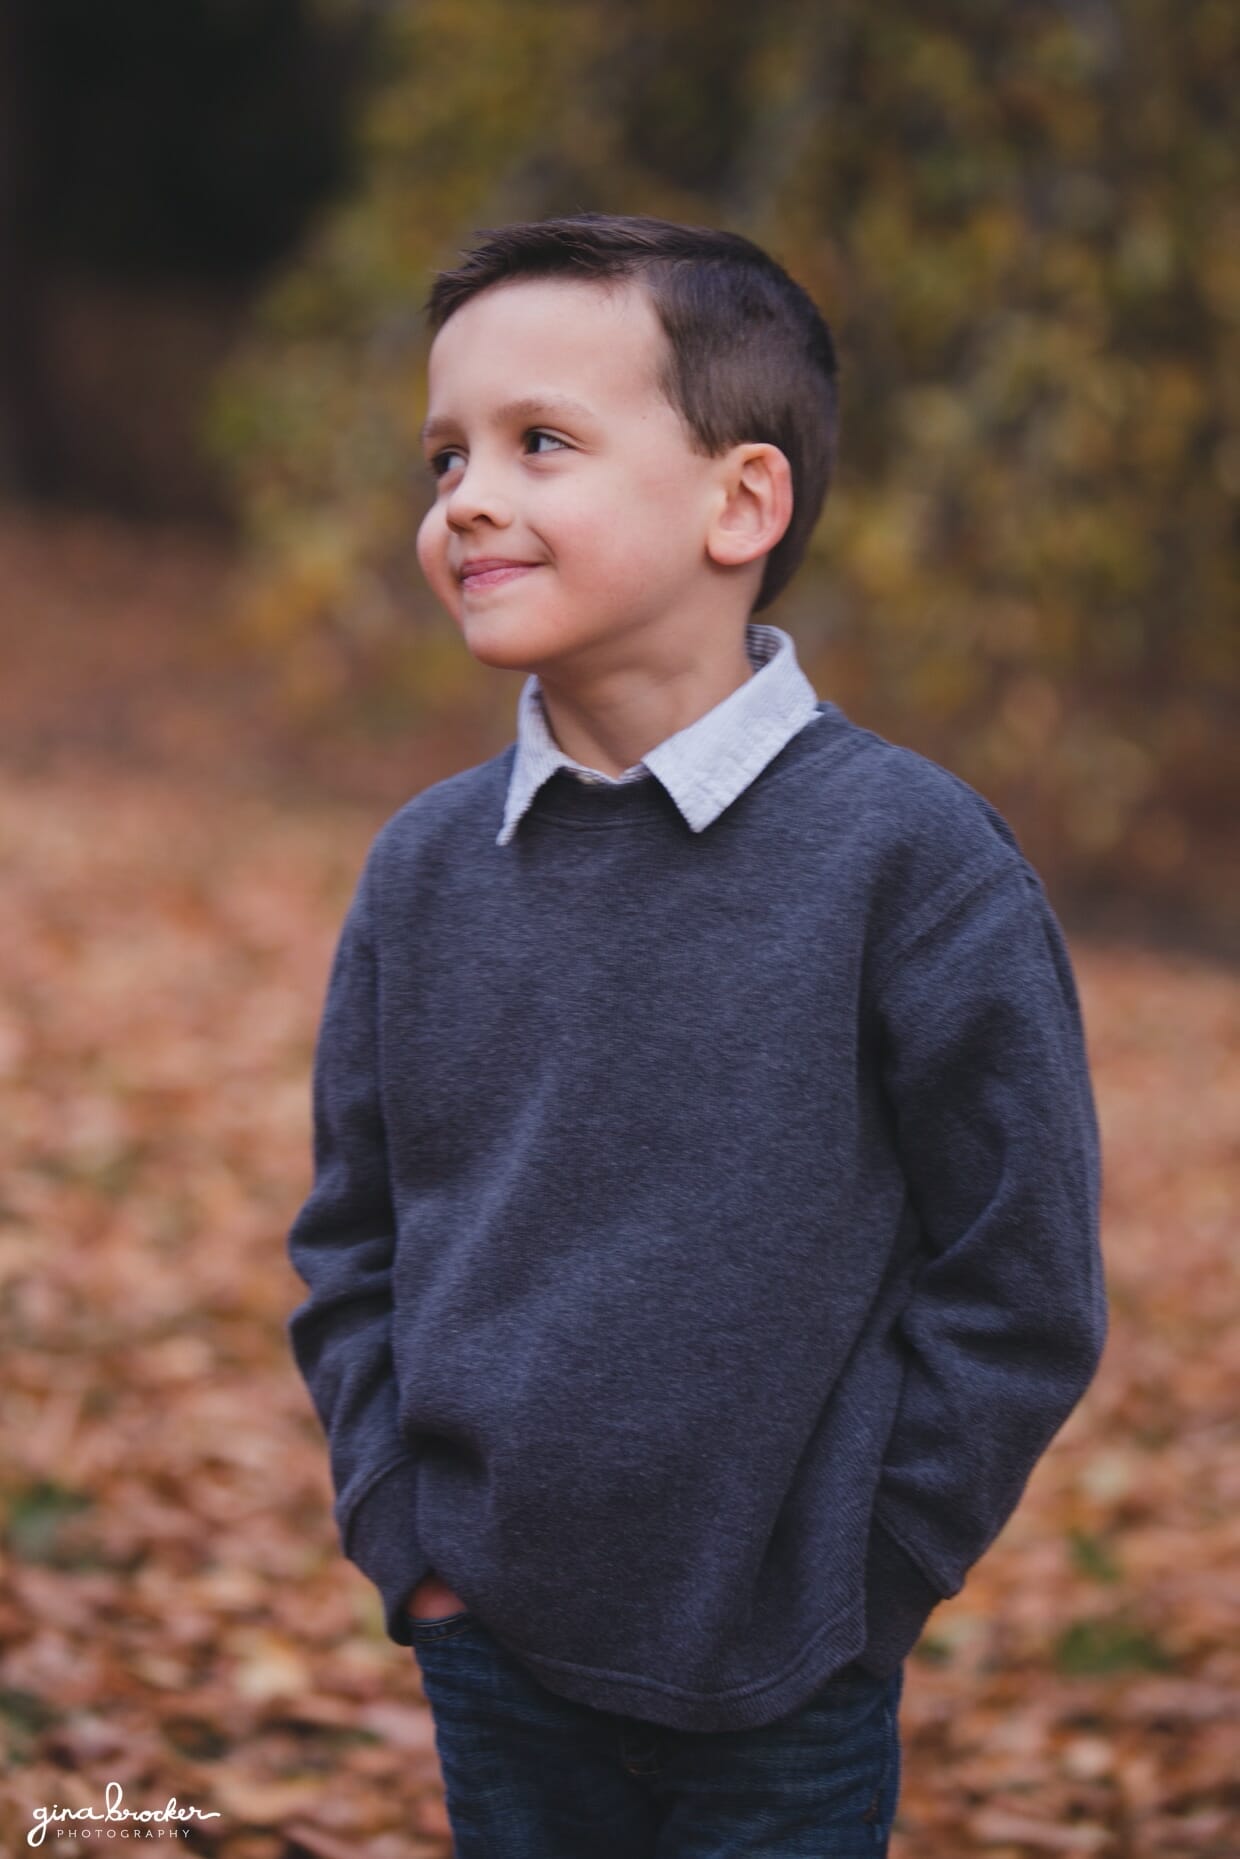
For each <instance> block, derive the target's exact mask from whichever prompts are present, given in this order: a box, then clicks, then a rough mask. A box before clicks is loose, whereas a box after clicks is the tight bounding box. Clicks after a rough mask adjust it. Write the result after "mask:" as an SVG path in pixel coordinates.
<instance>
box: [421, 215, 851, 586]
mask: <svg viewBox="0 0 1240 1859" xmlns="http://www.w3.org/2000/svg"><path fill="white" fill-rule="evenodd" d="M478 237H479V238H481V240H482V241H483V243H481V244H480V245H476V246H474V247H473V248H472V249H471V250H470V251H469V252H467V253H466V254H465V256H464V261H463V263H461V264H460V265H458V266H456V267H455V268H454V269H451V270H446V271H440V272H438V273H437V274H436V276H435V279H434V282H433V284H432V287H431V292H430V296H429V297H428V299H427V302H426V305H425V306H424V307H425V309H426V312H427V318H428V321H429V323H430V326H431V329H432V330H433V331H438V330H440V329H441V328H442V327H443V325H444V323H446V322H447V320H448V318H449V317H450V316H451V315H452V313H453V311H455V310H459V309H460V307H461V305H462V304H463V303H467V302H468V301H469V299H470V298H471V297H473V296H476V295H477V293H478V292H479V291H482V290H485V289H486V288H487V287H488V285H491V284H499V283H505V282H511V281H512V280H514V279H517V278H522V277H540V278H541V277H555V276H560V275H563V276H565V277H567V278H572V279H587V280H589V279H597V280H598V281H599V282H601V283H607V282H609V281H611V280H613V279H626V278H637V279H640V281H641V283H642V284H643V285H644V286H645V288H646V290H647V291H648V292H649V294H650V297H651V300H652V302H653V304H654V307H655V310H656V312H657V313H658V316H659V320H660V322H661V323H662V326H663V329H664V331H665V333H666V335H667V340H668V352H667V355H666V357H665V359H664V361H663V363H662V365H661V367H660V370H659V379H658V385H659V388H660V390H661V391H662V393H663V394H664V395H665V396H666V398H667V400H668V401H669V402H670V403H671V405H672V406H673V407H675V408H676V410H677V412H678V413H679V414H680V415H681V417H682V419H683V420H684V422H685V425H686V427H687V428H688V430H689V433H690V435H691V442H692V444H693V445H694V447H695V449H696V450H698V451H700V452H704V453H706V454H707V455H708V456H711V457H714V456H717V455H718V454H719V453H721V452H724V451H726V450H727V449H728V447H729V446H732V445H742V444H745V443H746V442H760V443H765V444H769V445H775V446H778V447H779V450H780V451H781V452H782V453H783V454H784V456H785V457H786V458H787V460H788V464H789V466H790V468H791V473H792V493H793V511H792V520H791V522H790V523H789V525H788V528H787V530H786V531H785V532H784V535H783V536H782V537H781V539H780V541H779V542H777V543H776V545H775V547H774V548H773V549H772V550H771V552H770V554H769V555H768V556H767V560H766V568H765V571H764V573H763V579H762V585H761V587H760V589H759V592H758V598H757V600H756V601H755V602H754V611H755V612H757V611H758V610H759V609H760V608H762V607H765V606H768V605H769V604H770V602H771V601H773V600H774V599H775V597H776V595H777V594H779V593H782V591H783V589H784V588H785V587H786V586H787V584H788V582H789V581H790V580H791V579H792V576H793V575H794V574H795V572H796V570H797V568H798V567H799V566H800V563H801V559H802V557H803V556H804V554H805V550H806V547H807V546H808V543H809V539H810V535H811V532H812V531H813V528H814V525H815V523H816V522H817V521H818V517H819V513H820V512H821V510H822V506H823V503H824V502H825V500H826V495H827V490H828V487H829V485H830V481H831V474H832V471H833V468H834V464H835V452H836V437H837V431H838V420H839V396H838V370H837V366H836V357H835V345H834V343H833V341H832V339H831V332H830V330H829V329H828V327H827V324H826V321H825V319H824V318H823V316H822V315H821V313H820V311H819V310H818V308H817V306H816V305H815V303H814V302H813V299H812V298H811V297H810V296H809V294H808V292H806V291H805V290H803V289H802V287H801V286H800V285H799V284H797V283H796V282H795V281H794V280H793V279H792V278H790V277H789V276H788V273H787V272H786V271H785V270H784V269H783V267H782V266H781V265H779V264H778V263H777V262H776V261H775V259H773V258H772V257H771V256H770V255H769V253H767V252H764V251H763V250H762V248H761V246H758V245H755V244H754V243H753V242H752V240H750V239H746V238H744V237H743V236H742V235H741V234H740V233H735V232H722V231H718V230H716V229H715V228H714V227H710V226H684V225H679V224H677V223H676V222H675V221H672V220H662V219H649V218H646V217H645V216H642V215H630V214H611V213H574V214H571V215H568V216H567V217H563V218H555V219H541V220H527V221H524V222H521V223H518V224H515V225H512V226H499V227H493V228H486V229H482V230H480V232H479V234H478Z"/></svg>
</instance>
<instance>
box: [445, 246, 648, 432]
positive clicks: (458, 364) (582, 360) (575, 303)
mask: <svg viewBox="0 0 1240 1859" xmlns="http://www.w3.org/2000/svg"><path fill="white" fill-rule="evenodd" d="M665 343H666V337H665V336H664V334H663V329H662V325H661V324H660V322H659V319H658V313H657V312H656V310H655V308H654V304H653V302H652V301H651V299H650V297H649V295H648V293H647V292H646V290H645V289H644V287H643V286H642V285H640V284H639V283H637V282H636V281H635V280H632V279H610V280H606V281H603V280H591V279H568V278H559V277H555V278H518V279H505V280H503V281H502V282H500V283H498V284H492V285H488V286H487V288H486V289H485V290H483V291H479V292H478V294H477V295H476V296H475V297H471V298H470V299H469V300H468V301H467V302H466V303H464V304H463V305H462V306H461V308H460V309H459V310H457V311H456V312H455V313H454V314H453V315H452V316H450V317H449V318H448V321H447V322H446V323H445V324H444V325H443V327H442V328H441V329H440V330H439V332H438V334H437V335H436V337H435V340H434V342H433V343H432V345H431V352H430V366H429V381H430V388H431V397H432V400H434V399H435V398H436V394H437V390H438V392H440V393H444V394H451V395H452V396H453V397H454V398H455V395H456V393H457V392H458V391H459V390H460V389H461V388H462V387H465V386H468V388H469V390H470V396H471V398H472V397H473V396H474V394H475V393H478V392H480V391H482V390H484V389H485V390H486V391H487V392H488V393H489V394H493V393H495V392H499V391H502V392H504V393H505V395H509V394H512V395H516V394H522V393H525V392H526V391H527V390H530V391H538V390H540V389H559V390H560V391H561V392H563V393H575V394H577V396H578V397H579V398H584V399H586V400H587V401H589V400H590V399H592V398H593V399H598V400H599V401H600V403H604V404H605V403H609V402H613V401H615V400H617V399H619V400H621V401H624V400H627V399H628V398H630V397H631V396H632V395H633V394H634V393H635V392H641V390H642V388H643V387H645V388H647V389H648V390H649V391H651V392H656V391H657V372H658V366H659V362H660V361H661V359H662V354H663V349H664V346H665Z"/></svg>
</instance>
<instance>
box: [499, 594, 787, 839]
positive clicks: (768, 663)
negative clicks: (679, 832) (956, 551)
mask: <svg viewBox="0 0 1240 1859" xmlns="http://www.w3.org/2000/svg"><path fill="white" fill-rule="evenodd" d="M745 649H746V651H747V652H748V654H749V661H750V663H751V664H752V666H753V667H754V673H753V676H752V677H751V678H747V679H746V681H745V683H744V684H742V685H739V686H738V687H737V689H736V690H734V691H732V692H731V693H730V694H729V695H728V696H727V697H725V698H724V699H723V701H722V702H721V703H718V704H716V705H715V707H714V709H713V710H708V711H706V713H705V714H704V715H703V716H700V717H698V718H697V720H696V721H695V722H693V723H690V724H688V725H687V726H686V727H685V728H684V729H678V730H677V731H676V732H675V734H674V735H671V736H667V737H665V738H664V740H663V741H662V742H660V743H659V744H657V745H656V747H655V748H653V749H651V750H650V752H649V754H647V755H645V756H643V758H642V760H641V761H640V762H634V763H633V765H632V766H631V767H630V768H626V769H625V770H624V773H623V774H620V775H605V774H603V773H601V772H600V771H599V770H598V769H595V768H587V767H585V766H584V764H582V763H581V762H576V761H574V760H573V759H572V757H571V756H569V755H566V754H565V753H564V751H563V749H561V747H560V745H559V744H558V742H557V741H556V740H555V737H554V736H553V735H552V733H551V729H550V726H549V724H548V722H547V715H546V711H545V709H544V706H543V701H542V691H541V687H540V685H539V681H538V677H537V675H536V674H534V673H531V675H530V676H529V677H528V678H527V679H526V680H525V683H524V685H523V686H522V689H521V695H520V697H519V698H518V701H517V744H516V754H515V756H514V757H513V764H512V773H511V775H510V777H509V781H508V794H507V799H506V801H505V805H504V819H503V824H502V826H501V827H500V830H499V833H498V835H497V837H496V841H495V843H496V845H501V846H503V845H507V844H508V842H509V840H510V839H512V837H513V835H514V834H515V833H516V830H517V827H518V825H519V824H520V821H521V819H522V817H523V816H524V814H525V812H526V810H527V809H528V808H529V806H530V804H531V802H532V801H533V799H534V796H535V795H536V794H537V792H538V790H539V788H540V787H541V786H542V785H543V783H544V781H546V780H548V779H549V778H550V776H551V775H553V774H554V773H555V771H556V770H557V769H558V768H566V769H569V770H570V771H571V772H572V773H574V774H576V775H578V776H579V777H580V778H582V779H584V780H587V781H592V782H597V783H599V784H601V785H608V786H618V785H619V784H620V783H621V782H625V781H634V780H640V779H642V778H644V777H646V776H648V775H654V776H656V777H657V779H658V780H659V781H660V782H661V783H662V785H663V786H664V787H665V788H666V789H667V792H668V794H669V795H670V796H671V798H672V800H673V801H675V803H676V805H677V807H679V809H680V811H681V814H682V815H683V816H684V819H685V823H686V824H687V825H688V826H689V827H691V828H692V830H693V831H694V832H695V833H700V832H701V831H702V830H703V828H705V827H707V826H709V825H710V824H711V822H712V821H713V820H716V819H718V817H719V815H720V814H721V813H722V812H723V810H724V808H725V807H729V806H731V804H732V802H733V801H734V800H735V799H736V798H737V796H738V795H739V794H742V793H743V792H744V790H745V789H746V788H747V787H748V786H749V784H750V782H751V781H752V780H753V779H754V778H755V776H757V775H759V774H761V772H762V770H763V769H764V768H765V767H766V765H767V763H768V762H770V761H772V760H773V759H774V757H775V756H776V755H778V754H779V751H780V750H781V749H782V748H783V747H784V746H785V744H786V743H788V742H790V741H791V739H792V737H793V736H795V735H796V733H797V731H798V730H800V729H802V728H803V727H804V726H805V724H806V723H808V722H810V721H811V719H812V718H814V717H815V716H817V715H818V696H817V693H816V692H815V690H814V687H813V685H812V684H811V683H810V681H809V679H808V678H807V677H806V675H805V673H804V672H803V671H802V670H801V667H800V665H799V664H798V662H797V655H796V646H795V644H794V643H793V640H792V636H791V634H790V633H786V632H784V630H783V629H782V628H781V627H779V626H768V625H765V624H764V623H763V622H761V621H758V620H751V621H750V622H749V623H748V625H747V626H746V628H745Z"/></svg>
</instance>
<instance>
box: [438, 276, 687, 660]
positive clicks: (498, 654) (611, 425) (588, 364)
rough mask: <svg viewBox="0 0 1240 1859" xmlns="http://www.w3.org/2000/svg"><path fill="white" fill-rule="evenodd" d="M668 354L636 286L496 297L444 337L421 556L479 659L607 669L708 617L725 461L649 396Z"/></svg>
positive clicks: (477, 305) (545, 286) (482, 296)
mask: <svg viewBox="0 0 1240 1859" xmlns="http://www.w3.org/2000/svg"><path fill="white" fill-rule="evenodd" d="M665 343H666V338H665V336H664V334H663V330H662V327H661V325H660V323H659V321H658V317H657V314H656V312H655V309H654V306H653V304H652V303H651V301H650V299H649V297H648V296H647V295H646V292H645V290H644V289H643V288H641V287H640V286H637V285H633V284H631V283H628V282H626V283H623V284H621V285H618V286H617V287H616V288H614V289H611V290H604V289H603V288H602V287H601V286H600V285H598V284H596V283H590V282H587V281H584V280H565V279H562V278H553V279H544V278H523V279H520V280H516V281H514V282H511V283H504V284H499V285H492V286H490V287H489V288H488V289H486V290H484V291H481V292H480V293H479V294H478V295H477V296H476V297H472V298H470V299H469V301H468V302H467V303H465V304H463V305H462V307H461V308H460V309H459V310H457V311H456V312H455V313H454V314H453V315H452V316H451V317H450V318H449V320H448V321H447V322H446V323H445V324H444V326H443V328H442V329H441V330H440V331H439V334H438V335H437V336H436V338H435V341H434V344H433V345H432V348H431V354H430V370H429V390H430V391H429V405H428V412H427V423H426V427H425V429H424V451H425V455H426V458H427V460H428V462H429V463H430V464H431V468H432V470H433V472H434V473H435V475H436V477H437V481H438V492H437V498H436V502H435V504H434V505H433V507H432V508H431V510H430V511H429V512H428V513H427V516H426V518H425V520H424V521H423V523H422V525H421V528H420V529H419V531H418V560H419V561H420V563H421V565H422V569H423V572H424V573H425V575H426V578H427V580H428V581H429V583H430V585H431V587H432V589H433V590H434V592H435V594H436V595H437V596H438V598H439V599H440V600H441V601H442V602H443V604H444V606H445V607H446V608H447V609H448V611H449V612H450V613H451V615H452V617H453V619H454V620H455V621H456V622H457V624H458V626H460V627H461V629H462V632H463V633H464V636H465V640H466V644H467V645H468V647H469V650H470V652H471V653H472V654H473V656H474V657H475V658H477V659H479V660H481V661H482V662H484V663H486V664H490V665H496V666H501V667H507V668H510V669H521V668H523V669H526V670H535V671H536V670H538V669H539V667H540V666H553V665H557V664H558V665H560V666H563V665H564V664H565V663H566V662H567V661H569V660H570V659H571V660H573V661H574V662H575V663H576V664H577V665H579V666H582V667H585V666H586V665H589V666H591V667H593V668H598V669H601V668H603V667H605V666H609V665H613V664H619V663H621V662H623V661H624V660H625V659H626V658H628V657H629V655H630V648H632V647H633V646H635V645H636V646H640V644H641V643H642V636H643V635H644V639H645V642H646V643H649V639H650V635H651V629H652V628H656V627H660V626H661V625H662V626H666V625H668V624H671V625H673V626H674V625H675V624H676V622H677V621H678V620H682V621H685V622H686V623H688V624H696V619H697V617H698V616H699V615H702V616H708V615H709V613H710V603H711V601H712V600H713V599H714V598H715V596H716V594H717V589H718V576H719V574H720V570H719V569H718V567H716V566H715V564H714V563H713V562H712V560H711V559H710V557H709V555H708V552H707V545H706V536H707V531H708V530H709V528H710V524H711V521H712V519H713V517H714V516H715V515H716V514H717V512H718V509H719V507H720V504H721V501H722V497H723V493H722V492H721V490H720V488H719V486H720V482H721V479H720V474H719V465H720V461H719V460H718V459H711V458H707V457H704V456H703V455H702V454H701V453H698V452H695V451H694V450H693V448H692V446H691V444H690V441H689V435H688V432H687V429H686V427H685V426H684V424H683V422H682V420H681V418H680V415H679V414H678V413H677V412H676V411H675V409H674V408H673V407H672V406H670V405H669V403H668V402H667V401H666V400H665V399H664V398H663V396H662V394H661V393H660V392H659V390H658V388H657V387H656V385H655V370H656V367H657V365H658V361H659V359H660V357H661V356H662V354H663V353H664V347H665ZM570 403H571V404H570ZM484 560H491V561H498V562H507V563H516V564H519V566H517V567H513V568H499V569H496V570H494V571H493V572H490V573H488V572H485V571H484V572H478V571H477V565H478V564H480V563H481V562H482V561H484ZM471 570H473V572H471ZM617 648H619V650H618V651H617Z"/></svg>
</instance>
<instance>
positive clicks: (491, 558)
mask: <svg viewBox="0 0 1240 1859" xmlns="http://www.w3.org/2000/svg"><path fill="white" fill-rule="evenodd" d="M537 567H538V563H537V562H520V561H515V560H513V559H512V557H510V556H502V555H475V556H473V557H471V559H470V560H469V561H465V562H462V563H461V566H460V568H459V570H458V579H459V580H460V583H461V586H462V587H463V588H469V589H471V590H472V589H474V588H478V587H498V586H500V585H501V583H503V582H505V581H511V580H512V579H513V578H514V576H516V575H519V574H525V573H527V572H528V571H529V569H531V568H537Z"/></svg>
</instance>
